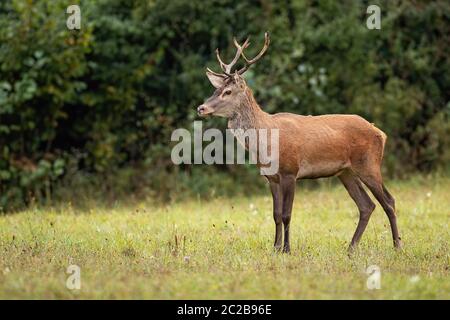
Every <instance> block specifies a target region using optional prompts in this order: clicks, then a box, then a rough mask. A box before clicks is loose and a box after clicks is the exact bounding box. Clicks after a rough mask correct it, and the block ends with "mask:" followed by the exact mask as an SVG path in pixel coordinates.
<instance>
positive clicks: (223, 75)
mask: <svg viewBox="0 0 450 320" xmlns="http://www.w3.org/2000/svg"><path fill="white" fill-rule="evenodd" d="M206 71H208V72H209V73H212V74H213V75H215V76H218V77H221V78H225V77H226V75H225V74H223V73H218V72H215V71H212V70H211V69H210V68H206Z"/></svg>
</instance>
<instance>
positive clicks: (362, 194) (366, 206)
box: [338, 170, 375, 251]
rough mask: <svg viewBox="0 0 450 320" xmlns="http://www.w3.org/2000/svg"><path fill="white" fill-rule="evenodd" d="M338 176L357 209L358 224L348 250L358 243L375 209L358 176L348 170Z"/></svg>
mask: <svg viewBox="0 0 450 320" xmlns="http://www.w3.org/2000/svg"><path fill="white" fill-rule="evenodd" d="M338 177H339V180H341V182H342V184H343V185H344V187H345V189H347V191H348V193H349V195H350V197H351V198H352V199H353V201H355V203H356V205H357V206H358V210H359V221H358V226H357V227H356V230H355V234H354V235H353V238H352V241H351V243H350V246H349V248H348V250H349V251H352V250H353V249H354V248H355V247H356V246H357V245H358V243H359V240H360V239H361V236H362V235H363V233H364V230H365V229H366V227H367V223H368V222H369V219H370V216H371V215H372V212H373V210H375V204H374V203H373V201H372V199H370V197H369V195H368V194H367V192H366V191H365V190H364V187H363V185H362V183H361V181H360V180H359V178H358V177H357V176H356V175H354V174H353V173H352V172H351V171H350V170H346V171H344V172H343V173H342V174H340V175H339V176H338Z"/></svg>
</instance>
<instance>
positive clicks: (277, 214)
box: [270, 181, 283, 251]
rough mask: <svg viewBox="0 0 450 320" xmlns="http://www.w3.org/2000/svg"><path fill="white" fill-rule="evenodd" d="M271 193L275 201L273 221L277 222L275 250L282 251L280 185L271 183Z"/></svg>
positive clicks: (281, 199) (281, 197)
mask: <svg viewBox="0 0 450 320" xmlns="http://www.w3.org/2000/svg"><path fill="white" fill-rule="evenodd" d="M270 191H271V192H272V199H273V219H274V220H275V243H274V247H275V250H277V251H280V250H281V240H282V231H283V230H282V229H283V225H282V222H283V218H282V217H283V196H282V193H281V186H280V184H279V183H276V182H272V181H271V182H270Z"/></svg>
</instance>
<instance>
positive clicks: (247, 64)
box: [235, 32, 270, 74]
mask: <svg viewBox="0 0 450 320" xmlns="http://www.w3.org/2000/svg"><path fill="white" fill-rule="evenodd" d="M269 44H270V37H269V33H268V32H266V33H265V34H264V46H263V48H262V49H261V51H260V52H259V53H258V54H257V55H256V57H254V58H253V59H251V60H249V59H248V58H247V57H246V56H245V54H244V52H243V50H242V57H243V58H244V60H245V66H244V67H243V68H242V69H240V70H239V71H238V74H243V73H244V72H245V71H247V70H248V68H249V67H250V66H251V65H252V64H254V63H255V62H257V61H258V60H259V59H261V57H262V56H263V55H264V53H266V51H267V48H269ZM235 45H236V43H235ZM243 49H244V48H243Z"/></svg>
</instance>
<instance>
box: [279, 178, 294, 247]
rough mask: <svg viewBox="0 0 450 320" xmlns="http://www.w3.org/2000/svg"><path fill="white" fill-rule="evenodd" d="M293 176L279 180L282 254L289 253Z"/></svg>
mask: <svg viewBox="0 0 450 320" xmlns="http://www.w3.org/2000/svg"><path fill="white" fill-rule="evenodd" d="M295 182H296V178H295V176H285V177H283V178H282V179H281V193H282V194H283V200H282V203H283V213H282V221H283V224H284V246H283V252H286V253H289V252H290V251H291V245H290V243H289V225H290V223H291V213H292V204H293V202H294V196H295Z"/></svg>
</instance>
